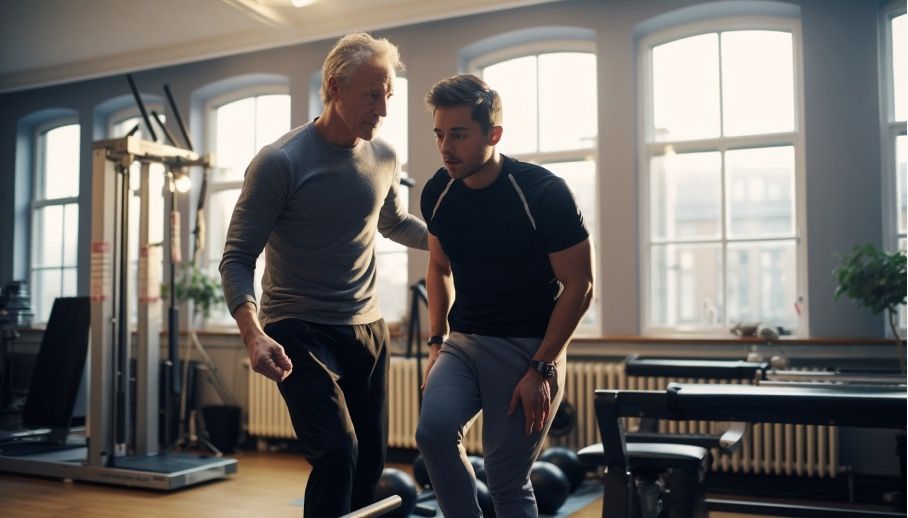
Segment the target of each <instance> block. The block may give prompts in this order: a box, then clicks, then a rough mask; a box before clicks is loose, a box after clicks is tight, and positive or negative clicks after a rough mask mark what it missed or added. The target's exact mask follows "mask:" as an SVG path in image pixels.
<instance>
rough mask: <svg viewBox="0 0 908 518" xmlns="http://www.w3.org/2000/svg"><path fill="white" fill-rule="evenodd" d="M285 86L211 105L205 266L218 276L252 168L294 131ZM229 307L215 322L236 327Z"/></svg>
mask: <svg viewBox="0 0 908 518" xmlns="http://www.w3.org/2000/svg"><path fill="white" fill-rule="evenodd" d="M286 92H287V86H286V85H285V84H282V83H276V84H275V83H273V84H266V85H252V86H247V87H246V88H242V89H239V90H234V91H230V92H226V93H221V94H220V95H217V96H216V97H212V98H210V99H209V100H208V102H207V103H206V108H205V112H206V114H207V118H206V124H205V137H206V138H205V141H206V143H207V149H208V150H209V151H210V152H211V153H213V154H214V157H215V167H214V168H212V169H211V170H210V171H209V173H208V188H207V200H206V203H205V219H206V235H207V238H206V243H205V253H204V258H205V262H206V264H207V265H208V269H209V271H210V272H211V273H212V274H215V275H217V272H218V265H219V264H220V262H221V255H222V254H223V253H224V242H225V240H226V239H227V227H228V225H229V224H230V217H231V215H232V214H233V208H234V206H235V205H236V201H237V199H238V198H239V195H240V189H241V188H242V186H243V175H244V174H245V171H246V166H248V165H249V162H250V161H251V160H252V158H253V157H254V156H255V154H256V153H258V151H259V150H260V149H261V148H262V147H263V146H265V145H267V144H270V143H272V142H274V141H275V140H277V138H278V137H280V136H281V135H283V134H284V133H286V132H287V131H289V130H290V96H289V95H288V94H287V93H286ZM264 266H265V255H264V254H262V255H260V256H259V259H258V262H257V263H256V269H255V290H256V296H257V297H261V294H262V289H261V281H262V273H263V271H264ZM232 322H233V321H232V319H231V317H230V314H229V313H228V311H227V309H223V310H222V312H221V313H220V314H213V315H212V316H211V318H210V319H209V321H208V323H209V324H231V323H232Z"/></svg>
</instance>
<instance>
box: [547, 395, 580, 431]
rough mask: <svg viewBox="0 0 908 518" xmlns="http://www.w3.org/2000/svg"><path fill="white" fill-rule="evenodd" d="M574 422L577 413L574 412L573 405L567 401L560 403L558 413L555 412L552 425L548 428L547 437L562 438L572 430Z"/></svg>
mask: <svg viewBox="0 0 908 518" xmlns="http://www.w3.org/2000/svg"><path fill="white" fill-rule="evenodd" d="M576 422H577V412H576V411H575V410H574V405H572V404H570V403H569V402H567V401H562V402H561V404H560V405H558V411H556V412H555V417H553V418H552V425H551V426H550V427H549V436H550V437H564V436H565V435H567V434H569V433H571V432H572V431H573V430H574V425H575V424H576Z"/></svg>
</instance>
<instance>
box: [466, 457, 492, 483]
mask: <svg viewBox="0 0 908 518" xmlns="http://www.w3.org/2000/svg"><path fill="white" fill-rule="evenodd" d="M467 460H469V461H470V465H471V466H473V473H475V474H476V479H477V480H482V481H483V482H488V480H486V461H485V459H483V458H482V457H478V456H476V455H470V456H469V457H467Z"/></svg>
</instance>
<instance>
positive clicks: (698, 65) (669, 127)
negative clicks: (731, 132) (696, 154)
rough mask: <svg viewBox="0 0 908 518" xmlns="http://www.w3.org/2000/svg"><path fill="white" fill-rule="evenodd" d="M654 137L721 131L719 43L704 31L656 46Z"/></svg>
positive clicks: (684, 137)
mask: <svg viewBox="0 0 908 518" xmlns="http://www.w3.org/2000/svg"><path fill="white" fill-rule="evenodd" d="M652 74H653V78H652V80H653V121H652V124H653V125H652V128H653V138H654V139H655V140H656V141H657V142H661V141H667V140H691V139H699V138H708V137H716V136H718V135H719V47H718V37H717V35H716V34H702V35H699V36H691V37H689V38H684V39H681V40H677V41H673V42H671V43H665V44H663V45H659V46H657V47H654V48H653V51H652Z"/></svg>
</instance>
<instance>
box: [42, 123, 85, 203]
mask: <svg viewBox="0 0 908 518" xmlns="http://www.w3.org/2000/svg"><path fill="white" fill-rule="evenodd" d="M43 151H44V153H43V157H42V160H43V166H44V175H43V178H42V181H41V182H39V185H40V188H39V189H38V190H37V196H36V198H37V199H39V200H40V199H54V198H69V197H74V196H78V195H79V125H78V124H70V125H68V126H60V127H58V128H54V129H52V130H50V131H48V132H47V133H45V134H44V146H43Z"/></svg>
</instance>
